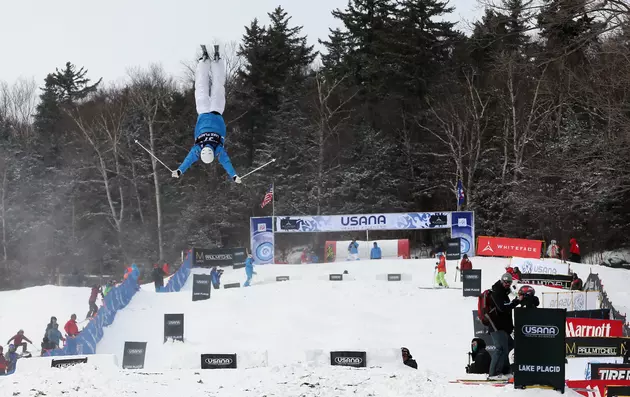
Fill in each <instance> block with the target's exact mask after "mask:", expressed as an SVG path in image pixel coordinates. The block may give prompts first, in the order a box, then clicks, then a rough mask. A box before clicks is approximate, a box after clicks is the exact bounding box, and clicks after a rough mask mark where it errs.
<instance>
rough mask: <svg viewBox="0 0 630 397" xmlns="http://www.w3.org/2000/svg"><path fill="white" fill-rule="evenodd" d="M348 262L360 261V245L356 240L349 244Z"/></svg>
mask: <svg viewBox="0 0 630 397" xmlns="http://www.w3.org/2000/svg"><path fill="white" fill-rule="evenodd" d="M348 260H349V261H358V260H359V243H357V239H356V238H353V239H352V241H351V242H350V244H348Z"/></svg>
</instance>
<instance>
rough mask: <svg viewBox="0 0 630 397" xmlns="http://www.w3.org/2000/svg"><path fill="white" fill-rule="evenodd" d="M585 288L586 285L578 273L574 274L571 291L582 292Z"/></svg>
mask: <svg viewBox="0 0 630 397" xmlns="http://www.w3.org/2000/svg"><path fill="white" fill-rule="evenodd" d="M582 288H584V283H583V282H582V279H581V278H579V277H578V275H577V273H573V281H571V290H572V291H582Z"/></svg>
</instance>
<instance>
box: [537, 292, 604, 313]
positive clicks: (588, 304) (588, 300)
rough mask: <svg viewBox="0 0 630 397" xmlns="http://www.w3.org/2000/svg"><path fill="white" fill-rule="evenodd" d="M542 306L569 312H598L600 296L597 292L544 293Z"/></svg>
mask: <svg viewBox="0 0 630 397" xmlns="http://www.w3.org/2000/svg"><path fill="white" fill-rule="evenodd" d="M541 306H542V307H543V308H557V309H567V310H596V309H599V307H600V294H599V292H596V291H589V292H586V291H561V292H543V293H542V299H541Z"/></svg>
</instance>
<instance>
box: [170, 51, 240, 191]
mask: <svg viewBox="0 0 630 397" xmlns="http://www.w3.org/2000/svg"><path fill="white" fill-rule="evenodd" d="M201 49H202V56H201V58H199V62H198V63H197V69H196V71H195V104H196V107H197V113H198V114H199V116H197V125H196V126H195V133H194V137H195V144H194V145H193V147H192V149H190V152H189V153H188V155H187V156H186V158H185V159H184V161H183V162H182V164H181V165H180V166H179V168H177V169H176V170H174V171H173V172H172V176H173V178H179V177H180V176H181V175H182V174H183V173H184V172H186V170H188V169H189V168H190V166H192V165H193V164H194V163H195V162H197V160H199V159H200V158H201V161H203V162H204V163H205V164H210V163H212V162H213V161H214V159H215V158H217V159H218V160H219V163H221V165H222V166H223V168H225V172H227V174H228V175H229V176H230V178H232V180H233V181H234V182H236V183H241V178H239V176H238V174H237V173H236V170H234V167H233V166H232V162H231V161H230V157H229V156H228V153H227V151H226V150H225V147H224V144H225V134H226V129H225V121H224V120H223V111H224V110H225V80H226V73H225V63H224V62H223V61H222V60H221V58H220V56H219V46H214V59H213V60H212V61H211V60H210V57H209V56H208V51H207V50H206V46H205V45H202V46H201ZM211 71H212V87H210V72H211ZM208 93H210V95H208Z"/></svg>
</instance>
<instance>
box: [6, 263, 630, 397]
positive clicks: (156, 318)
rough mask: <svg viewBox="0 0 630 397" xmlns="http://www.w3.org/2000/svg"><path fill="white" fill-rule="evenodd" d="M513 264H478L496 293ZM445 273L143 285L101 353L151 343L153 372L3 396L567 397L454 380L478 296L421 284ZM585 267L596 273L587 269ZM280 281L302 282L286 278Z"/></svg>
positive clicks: (369, 266)
mask: <svg viewBox="0 0 630 397" xmlns="http://www.w3.org/2000/svg"><path fill="white" fill-rule="evenodd" d="M508 263H509V262H508V260H505V259H493V258H488V259H482V258H473V264H474V267H475V268H481V269H482V270H483V287H484V288H487V287H490V285H491V284H492V283H494V282H495V281H496V280H497V279H498V278H499V277H500V276H501V275H502V274H503V272H504V268H505V266H506V265H507V264H508ZM434 266H435V261H434V260H390V261H359V262H352V263H350V262H348V263H334V264H320V265H268V266H258V267H256V269H255V270H256V272H257V273H258V275H257V277H255V279H254V284H253V286H252V287H251V288H239V289H227V290H226V289H221V290H212V298H211V299H210V300H208V301H199V302H192V301H191V296H192V291H191V284H192V276H191V277H190V279H189V281H188V283H187V285H186V286H185V287H184V289H183V290H182V291H180V292H177V293H168V294H156V293H155V292H153V291H152V290H151V289H150V288H146V289H144V288H143V289H142V290H141V291H139V292H138V293H137V294H136V295H135V297H134V298H133V300H132V301H131V303H130V304H129V305H128V306H127V307H126V308H125V309H123V310H121V311H120V312H119V313H118V314H117V317H116V320H115V321H114V323H113V324H112V325H111V326H110V327H108V328H106V330H105V336H104V337H103V339H102V341H101V342H100V343H99V345H98V347H97V353H99V354H112V355H115V356H117V359H118V363H121V362H122V351H123V346H124V342H125V341H146V342H148V343H147V356H146V362H145V370H139V371H129V370H125V371H123V370H120V369H118V370H114V369H110V368H108V369H103V370H99V372H98V376H95V372H94V367H91V366H84V367H75V368H70V369H60V370H55V371H44V372H41V373H37V375H36V379H35V378H34V375H33V374H29V373H28V372H27V371H23V372H20V371H18V373H17V374H15V375H13V376H11V379H10V381H11V385H10V387H9V388H8V389H7V388H5V386H4V385H3V382H5V381H6V380H5V379H0V395H1V394H2V393H4V392H7V391H8V390H10V389H11V391H13V390H12V389H14V390H15V391H17V392H20V393H21V394H20V395H35V394H36V392H38V391H41V392H44V393H46V394H47V395H61V393H62V391H64V392H65V394H64V396H68V397H72V396H79V395H87V394H89V395H108V396H109V395H112V394H113V395H118V396H132V395H133V396H136V397H143V396H161V395H164V396H167V395H168V396H172V395H182V396H183V395H190V396H193V395H203V396H262V395H267V396H350V395H352V396H357V395H358V396H368V395H372V396H433V395H440V396H455V397H460V396H461V397H464V396H470V397H477V396H479V397H481V396H483V397H491V396H494V395H498V394H514V393H521V394H522V393H526V394H527V395H528V396H532V397H539V396H540V397H542V396H552V395H553V396H555V395H556V393H555V392H553V391H546V390H545V391H543V390H533V391H526V392H522V391H520V392H519V391H514V390H513V389H511V388H492V387H486V386H463V385H455V384H450V383H448V380H449V379H454V378H458V377H462V376H464V375H465V374H464V367H465V365H466V364H467V355H466V352H467V351H468V349H469V342H470V340H471V338H472V335H473V325H472V315H471V310H473V309H474V308H476V299H475V298H464V297H462V291H461V289H455V288H453V289H448V290H447V289H439V290H434V289H421V288H418V287H431V286H432V284H433V276H434ZM448 269H449V272H448V274H447V281H448V282H449V283H450V284H451V286H453V287H461V283H459V282H458V283H454V282H453V278H454V276H455V263H454V262H451V263H449V265H448ZM344 270H347V271H348V273H349V274H348V275H346V276H345V278H344V281H341V282H331V281H328V274H330V273H342V272H343V271H344ZM577 270H578V273H580V274H581V273H582V272H584V274H581V276H582V277H583V278H586V273H587V272H588V271H587V270H586V268H585V269H577ZM597 270H600V269H597ZM605 270H611V269H605ZM194 272H205V270H194V271H193V273H194ZM387 273H402V275H403V280H404V281H401V282H388V281H386V274H387ZM628 273H629V274H628V275H627V276H626V277H625V278H624V280H625V282H626V283H627V284H626V285H630V272H628ZM276 276H289V277H290V278H291V280H290V281H288V282H276V281H275V278H276ZM600 276H602V279H603V280H604V284H605V285H606V286H608V283H609V282H610V281H608V280H607V278H608V276H607V275H604V274H603V272H600ZM615 277H618V278H622V277H623V275H615ZM244 279H245V275H244V270H242V269H241V270H227V271H226V273H225V275H224V277H223V280H222V282H223V283H224V284H225V283H229V282H241V283H242V282H243V281H244ZM536 289H537V291H540V292H542V291H546V290H553V289H547V288H543V287H537V288H536ZM84 300H85V298H83V299H82V301H81V302H83V301H84ZM3 311H4V305H3V308H2V309H0V312H3ZM166 313H184V316H185V331H184V333H185V343H177V342H176V343H167V344H163V343H162V342H163V316H164V314H166ZM44 320H46V319H44ZM44 326H45V323H44ZM401 346H406V347H408V348H409V349H410V350H411V352H412V354H413V355H414V357H415V358H416V360H417V361H418V367H419V369H418V371H414V370H411V369H409V368H407V367H405V366H403V365H402V363H401V362H400V359H399V351H400V350H399V349H400V347H401ZM334 349H344V350H351V349H357V350H365V351H367V353H368V366H369V367H371V368H367V369H354V370H350V369H347V368H339V367H330V366H329V365H326V363H325V361H326V358H327V352H328V351H330V350H334ZM202 353H238V354H239V367H240V369H238V370H222V371H216V370H215V371H212V370H204V371H201V370H199V364H200V358H199V355H200V354H202ZM241 359H242V360H241ZM241 363H242V364H243V365H242V366H241V365H240V364H241ZM241 367H242V368H241ZM34 393H35V394H34ZM86 393H87V394H86ZM569 394H570V393H569ZM9 395H11V394H9Z"/></svg>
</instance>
